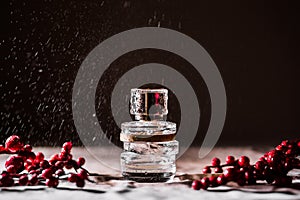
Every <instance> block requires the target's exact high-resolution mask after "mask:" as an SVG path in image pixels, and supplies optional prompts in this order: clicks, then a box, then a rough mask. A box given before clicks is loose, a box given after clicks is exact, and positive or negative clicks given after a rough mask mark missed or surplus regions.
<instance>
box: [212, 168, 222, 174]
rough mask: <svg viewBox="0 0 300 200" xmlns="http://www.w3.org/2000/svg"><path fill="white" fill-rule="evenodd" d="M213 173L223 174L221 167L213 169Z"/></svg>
mask: <svg viewBox="0 0 300 200" xmlns="http://www.w3.org/2000/svg"><path fill="white" fill-rule="evenodd" d="M214 171H215V173H222V172H223V169H222V167H216V168H215V169H214Z"/></svg>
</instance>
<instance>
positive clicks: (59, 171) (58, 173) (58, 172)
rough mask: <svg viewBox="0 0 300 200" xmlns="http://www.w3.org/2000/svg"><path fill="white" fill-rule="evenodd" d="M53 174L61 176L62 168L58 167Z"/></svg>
mask: <svg viewBox="0 0 300 200" xmlns="http://www.w3.org/2000/svg"><path fill="white" fill-rule="evenodd" d="M55 174H56V175H57V176H62V175H64V174H65V172H64V170H62V169H58V170H56V172H55Z"/></svg>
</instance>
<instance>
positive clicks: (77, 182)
mask: <svg viewBox="0 0 300 200" xmlns="http://www.w3.org/2000/svg"><path fill="white" fill-rule="evenodd" d="M84 185H85V182H84V180H83V179H80V178H79V179H77V181H76V186H77V187H84Z"/></svg>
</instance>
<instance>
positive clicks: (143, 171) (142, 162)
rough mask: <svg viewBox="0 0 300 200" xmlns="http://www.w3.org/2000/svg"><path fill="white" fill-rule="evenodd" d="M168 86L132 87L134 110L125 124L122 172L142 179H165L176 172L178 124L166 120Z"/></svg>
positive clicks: (131, 110) (123, 128) (145, 180)
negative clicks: (160, 87)
mask: <svg viewBox="0 0 300 200" xmlns="http://www.w3.org/2000/svg"><path fill="white" fill-rule="evenodd" d="M167 104H168V90H166V89H137V88H135V89H131V99H130V114H132V115H134V121H131V122H124V123H122V124H121V134H120V140H121V141H122V142H123V144H124V151H123V153H121V171H122V175H123V176H124V177H125V178H127V179H130V180H135V181H138V182H165V181H169V180H171V179H173V177H174V176H175V172H176V165H175V160H176V154H177V153H178V141H176V140H175V136H176V124H175V123H172V122H168V121H166V117H167V114H168V108H167Z"/></svg>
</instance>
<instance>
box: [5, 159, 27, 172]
mask: <svg viewBox="0 0 300 200" xmlns="http://www.w3.org/2000/svg"><path fill="white" fill-rule="evenodd" d="M10 165H13V166H14V167H15V169H16V171H17V172H20V171H22V170H23V169H24V161H23V158H22V157H21V156H10V157H9V158H8V159H7V160H6V162H5V167H6V168H7V167H8V166H10Z"/></svg>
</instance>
